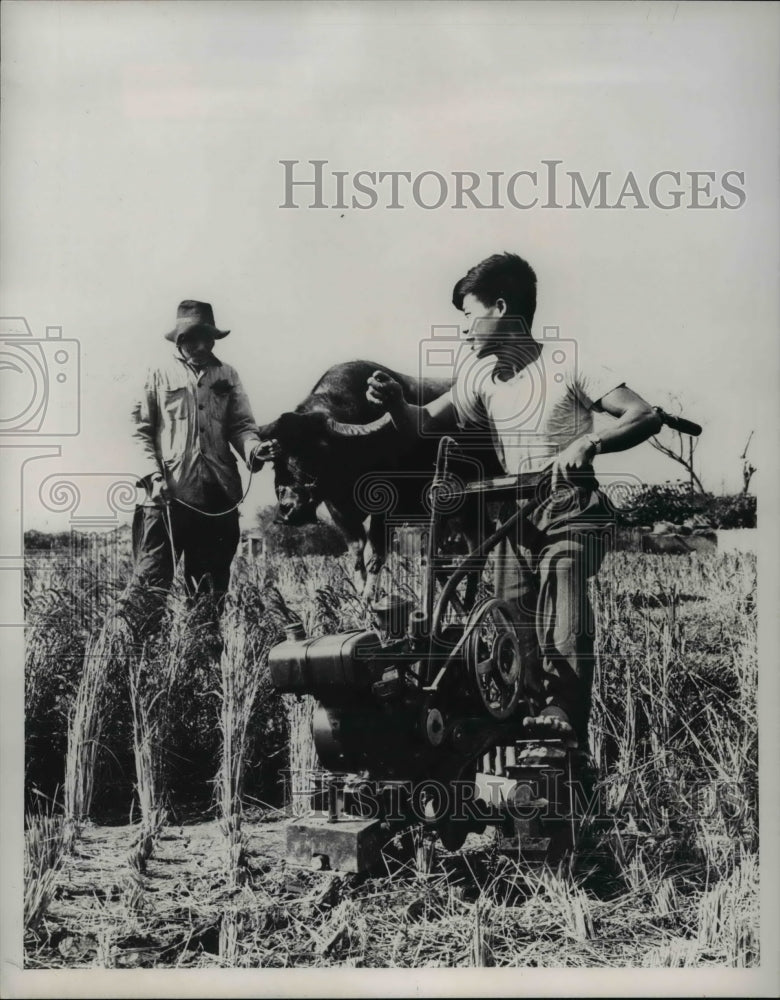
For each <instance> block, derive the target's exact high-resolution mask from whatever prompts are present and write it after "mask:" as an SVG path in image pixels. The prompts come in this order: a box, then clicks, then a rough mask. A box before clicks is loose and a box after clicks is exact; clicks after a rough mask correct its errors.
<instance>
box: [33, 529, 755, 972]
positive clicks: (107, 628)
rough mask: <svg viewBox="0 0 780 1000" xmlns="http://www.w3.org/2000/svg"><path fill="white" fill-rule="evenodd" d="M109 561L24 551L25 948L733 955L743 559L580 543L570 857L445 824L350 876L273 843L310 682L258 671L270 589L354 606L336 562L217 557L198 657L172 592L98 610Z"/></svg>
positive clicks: (534, 961) (745, 613)
mask: <svg viewBox="0 0 780 1000" xmlns="http://www.w3.org/2000/svg"><path fill="white" fill-rule="evenodd" d="M128 569H129V560H128V557H127V554H126V553H125V552H123V551H120V552H116V551H112V550H110V546H109V547H104V548H102V549H101V548H100V547H92V548H91V549H90V550H89V551H82V552H78V553H75V554H68V553H60V554H55V555H53V556H47V557H45V558H43V559H39V560H38V561H36V562H33V561H32V560H31V561H30V562H29V565H28V576H27V591H26V599H27V613H28V620H29V622H30V628H29V630H28V644H27V651H26V779H27V815H26V821H25V827H26V829H25V885H26V889H25V951H26V964H27V967H28V968H65V967H67V968H74V967H107V968H123V967H124V968H127V967H160V968H162V967H190V968H192V967H196V968H199V967H232V966H243V967H302V966H352V967H368V966H371V967H385V966H391V967H425V966H431V967H457V966H523V967H561V966H574V967H577V966H578V967H603V968H609V967H626V966H640V967H669V966H672V967H683V966H731V967H746V966H755V965H757V964H758V958H759V956H758V937H759V934H758V929H759V921H758V918H759V915H758V830H757V798H758V792H757V787H758V771H757V743H758V739H757V735H758V734H757V712H756V685H757V659H756V613H755V608H754V601H755V585H756V579H755V572H756V567H755V557H754V556H753V555H750V554H742V553H739V552H727V553H723V554H720V555H717V556H700V555H696V554H693V555H689V556H644V555H640V554H636V553H620V552H618V553H614V554H612V555H610V556H608V557H607V559H606V560H605V563H604V565H603V567H602V570H601V572H600V574H599V576H598V578H596V579H595V580H594V581H593V583H592V587H593V593H592V597H593V602H594V606H595V609H596V616H597V649H598V668H597V676H596V680H595V685H594V697H595V700H594V709H593V716H592V720H591V748H592V750H593V753H594V757H595V760H596V763H597V765H598V773H599V785H598V791H599V801H600V802H602V803H603V804H604V812H605V814H604V816H603V817H602V819H601V820H600V821H599V822H598V823H595V824H593V825H592V826H591V827H590V828H589V829H588V830H586V831H585V832H584V836H583V841H582V847H581V850H580V851H579V853H578V854H577V856H576V857H575V859H574V861H573V863H571V864H570V865H568V866H567V867H565V868H563V869H561V870H556V871H551V870H549V869H542V870H540V869H530V868H528V867H527V866H524V865H522V864H520V863H519V862H518V861H516V860H514V859H512V858H506V857H503V856H501V855H500V854H498V853H497V852H496V850H495V847H494V844H493V843H492V841H491V838H490V835H489V834H486V835H483V836H482V837H480V838H477V837H475V836H473V835H472V836H471V837H470V838H469V840H468V841H467V843H466V846H465V847H464V848H463V849H462V850H461V851H460V852H457V853H454V854H449V853H447V852H445V851H444V850H443V849H441V848H439V849H438V851H437V853H436V855H435V857H433V858H432V859H431V858H430V857H428V858H427V863H422V862H420V863H406V864H401V863H398V864H397V865H396V866H395V868H392V869H389V870H388V872H387V873H386V875H385V876H383V877H372V878H358V877H352V876H345V875H338V874H332V873H328V872H314V871H308V870H306V871H304V870H301V869H295V868H292V867H288V866H287V865H286V864H285V862H284V860H283V822H284V820H285V817H286V816H287V815H289V814H290V813H291V812H292V810H293V808H294V807H295V806H296V804H297V803H299V801H300V799H299V797H296V795H295V794H294V793H295V791H296V789H295V787H294V784H293V786H292V787H291V783H290V781H289V780H288V781H287V782H286V783H285V782H284V781H283V780H282V779H283V774H284V771H285V769H286V768H291V769H292V770H293V773H297V772H298V771H300V770H301V769H305V768H308V767H311V766H312V765H313V764H314V759H313V757H312V747H311V741H310V739H309V737H308V732H307V728H306V727H307V724H308V718H309V715H310V711H311V706H310V705H308V704H307V703H306V701H305V700H304V702H302V703H297V702H295V700H294V699H282V698H280V697H278V696H276V695H275V694H274V693H273V692H272V690H271V689H270V686H269V684H268V680H267V677H266V675H265V671H264V667H265V661H266V657H267V652H268V649H269V647H270V646H271V645H272V644H273V643H274V642H275V641H278V639H279V638H281V635H282V632H281V626H282V624H283V622H284V620H285V618H286V617H287V616H288V615H289V614H290V613H295V614H297V615H299V616H300V617H301V618H302V619H303V621H304V624H305V625H306V628H307V631H308V632H309V633H310V634H318V633H319V634H322V633H326V632H333V631H336V630H338V629H341V628H344V627H345V626H351V625H355V624H359V623H361V621H362V620H363V617H364V608H363V607H362V605H361V602H360V601H359V600H358V599H357V597H356V595H355V593H354V590H353V589H352V587H351V585H350V583H349V578H348V573H347V570H346V565H345V564H344V563H343V562H341V561H340V560H337V559H332V558H326V557H307V558H305V559H295V558H290V559H284V560H281V559H275V558H274V557H270V558H269V559H268V560H267V561H261V562H258V563H246V562H243V561H241V560H238V561H237V563H236V565H235V572H234V579H233V583H232V588H231V596H230V601H229V607H228V609H227V612H226V618H225V621H224V633H225V637H226V643H225V648H224V650H223V651H222V654H221V656H220V657H215V656H214V649H213V645H210V643H209V635H208V629H207V628H206V626H205V625H204V615H203V609H202V608H197V607H196V608H195V609H190V608H188V606H187V603H186V601H185V599H184V596H183V594H182V593H181V590H180V589H178V590H175V591H174V594H173V595H172V597H171V599H170V601H169V606H168V610H167V612H166V620H165V624H164V628H163V630H162V632H161V637H160V639H159V641H158V642H157V643H156V644H152V645H150V646H146V647H144V648H141V649H138V648H137V642H136V641H135V640H136V638H137V634H136V632H135V630H134V626H133V620H132V616H125V617H124V618H119V619H117V618H116V617H113V618H112V615H111V611H112V608H113V607H114V602H115V599H116V597H117V595H118V594H119V593H120V591H121V589H122V586H123V584H124V582H125V580H126V577H127V573H128ZM420 853H421V852H418V854H420ZM388 864H389V865H392V863H391V862H388Z"/></svg>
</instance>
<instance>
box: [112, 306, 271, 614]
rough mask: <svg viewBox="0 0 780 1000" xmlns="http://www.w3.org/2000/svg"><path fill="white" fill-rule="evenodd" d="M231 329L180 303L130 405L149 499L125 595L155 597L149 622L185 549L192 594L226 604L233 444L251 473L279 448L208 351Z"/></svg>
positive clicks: (233, 513)
mask: <svg viewBox="0 0 780 1000" xmlns="http://www.w3.org/2000/svg"><path fill="white" fill-rule="evenodd" d="M229 332H230V331H229V330H220V329H218V328H217V326H216V324H215V322H214V312H213V310H212V308H211V306H210V305H209V304H208V303H207V302H196V301H194V300H192V299H187V300H185V301H184V302H182V303H181V304H180V305H179V309H178V313H177V316H176V327H175V328H174V329H173V330H171V331H170V332H169V333H166V334H165V339H166V340H168V341H170V342H171V344H172V345H174V346H173V347H172V349H171V351H170V355H169V357H168V358H167V359H166V361H165V362H163V363H162V364H160V365H157V366H154V367H152V368H150V369H149V371H148V373H147V376H146V382H145V385H144V389H143V392H142V394H141V396H140V399H139V400H138V402H137V403H136V404H135V406H134V408H133V413H132V417H133V423H134V432H133V436H134V438H135V440H136V441H137V443H138V445H139V446H140V452H141V461H142V462H143V463H144V468H143V469H140V468H139V470H138V471H139V472H140V473H141V475H140V477H139V485H143V486H144V487H145V488H146V492H147V496H146V500H145V502H144V504H143V505H142V506H139V507H137V508H136V512H135V517H134V520H133V556H134V560H135V568H134V572H133V577H132V580H131V582H130V586H129V588H128V596H129V595H130V594H135V595H139V594H141V595H143V596H144V597H145V598H149V597H152V598H153V599H152V607H151V608H150V609H149V611H150V614H149V617H148V619H147V626H148V625H154V624H156V623H158V622H159V619H160V616H161V615H162V610H163V604H164V598H165V594H166V593H167V591H168V589H169V588H170V585H171V581H172V579H173V574H174V570H175V564H176V563H177V562H178V560H179V557H180V556H181V555H183V556H184V573H185V578H186V580H187V586H188V588H189V589H190V592H191V593H192V592H198V591H203V590H204V589H210V590H213V592H214V595H215V598H216V606H217V608H218V609H219V611H221V610H222V606H223V604H224V599H225V593H226V591H227V587H228V582H229V578H230V564H231V562H232V560H233V556H234V555H235V552H236V548H237V546H238V541H239V536H240V533H239V527H238V505H239V503H240V502H241V499H242V494H243V489H242V484H241V477H240V475H239V472H238V467H237V465H236V459H235V456H234V455H233V453H232V452H231V446H232V448H233V449H234V450H235V451H236V452H237V453H238V454H239V455H241V456H242V458H243V459H244V461H245V462H246V464H247V466H248V467H249V469H250V470H251V471H252V472H259V470H260V469H262V467H263V464H264V462H265V461H267V460H269V459H272V458H273V457H274V455H275V454H276V451H277V448H278V446H277V444H276V442H273V441H271V442H269V441H261V440H260V438H259V437H258V434H257V425H256V424H255V419H254V417H253V416H252V409H251V407H250V405H249V400H248V399H247V396H246V393H245V392H244V389H243V386H242V385H241V380H240V379H239V377H238V374H237V372H236V370H235V369H234V368H232V367H231V366H230V365H226V364H223V362H222V361H220V359H219V358H217V357H216V356H215V355H214V354H213V353H212V350H213V347H214V342H215V341H217V340H222V338H223V337H226V336H227V335H228V333H229ZM130 603H132V602H130Z"/></svg>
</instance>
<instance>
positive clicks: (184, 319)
mask: <svg viewBox="0 0 780 1000" xmlns="http://www.w3.org/2000/svg"><path fill="white" fill-rule="evenodd" d="M192 330H203V331H204V333H208V334H209V335H210V336H211V337H213V338H214V340H221V339H222V338H223V337H227V335H228V334H229V333H230V330H219V329H217V327H216V325H215V323H214V310H213V309H212V308H211V305H210V304H209V303H208V302H196V301H195V300H194V299H185V300H184V301H183V302H180V303H179V308H178V310H177V312H176V327H175V329H173V330H169V332H168V333H166V334H165V339H166V340H172V341H173V342H174V343H178V340H179V338H180V337H183V336H184V334H185V333H190V332H191V331H192Z"/></svg>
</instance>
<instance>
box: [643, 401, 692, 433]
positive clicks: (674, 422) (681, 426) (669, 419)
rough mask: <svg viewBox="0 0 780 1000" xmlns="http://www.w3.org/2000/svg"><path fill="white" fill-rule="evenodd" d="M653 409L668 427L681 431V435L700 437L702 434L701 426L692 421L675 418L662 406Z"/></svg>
mask: <svg viewBox="0 0 780 1000" xmlns="http://www.w3.org/2000/svg"><path fill="white" fill-rule="evenodd" d="M653 409H654V410H655V412H656V413H657V414H658V416H659V417H660V418H661V420H663V422H664V423H665V424H666V426H667V427H671V428H672V430H673V431H680V433H681V434H690V435H691V437H698V436H699V435H700V434H701V431H702V428H701V426H700V425H699V424H695V423H694V422H693V421H692V420H686V419H685V417H673V416H672V415H671V413H667V412H666V411H665V410H662V409H661V407H660V406H655V407H653Z"/></svg>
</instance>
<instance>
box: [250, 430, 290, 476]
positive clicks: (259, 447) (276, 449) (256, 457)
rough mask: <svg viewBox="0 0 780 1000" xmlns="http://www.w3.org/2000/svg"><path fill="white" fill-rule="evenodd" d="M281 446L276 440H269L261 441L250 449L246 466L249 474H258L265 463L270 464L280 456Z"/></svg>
mask: <svg viewBox="0 0 780 1000" xmlns="http://www.w3.org/2000/svg"><path fill="white" fill-rule="evenodd" d="M281 451H282V449H281V446H280V444H279V442H278V441H277V440H276V438H269V439H268V440H267V441H261V442H260V443H259V444H256V445H255V446H254V448H253V449H252V453H251V454H250V456H249V461H248V462H247V465H248V466H249V469H250V471H251V472H259V471H260V470H261V469H262V467H263V465H264V464H265V463H266V462H272V461H273V460H274V459H275V458H276V457H277V455H280V454H281Z"/></svg>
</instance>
